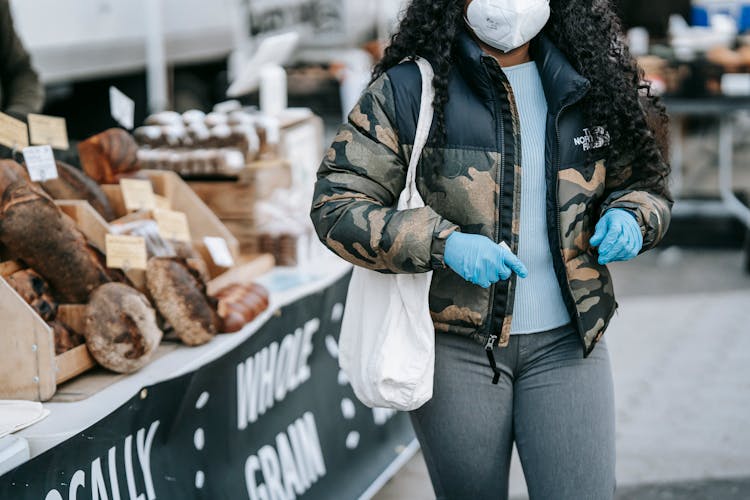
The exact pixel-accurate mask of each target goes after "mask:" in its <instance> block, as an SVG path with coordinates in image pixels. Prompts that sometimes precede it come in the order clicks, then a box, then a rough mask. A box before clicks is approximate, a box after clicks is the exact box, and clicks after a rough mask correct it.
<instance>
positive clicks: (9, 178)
mask: <svg viewBox="0 0 750 500" xmlns="http://www.w3.org/2000/svg"><path fill="white" fill-rule="evenodd" d="M28 182H29V174H28V173H27V172H26V169H25V168H23V167H22V166H21V165H19V164H18V163H16V162H14V161H13V160H0V197H2V195H3V193H4V192H5V191H7V190H8V189H9V188H10V187H11V186H13V185H15V184H26V183H28Z"/></svg>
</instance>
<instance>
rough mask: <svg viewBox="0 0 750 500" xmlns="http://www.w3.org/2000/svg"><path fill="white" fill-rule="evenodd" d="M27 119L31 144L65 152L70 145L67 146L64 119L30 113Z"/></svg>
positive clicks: (66, 128)
mask: <svg viewBox="0 0 750 500" xmlns="http://www.w3.org/2000/svg"><path fill="white" fill-rule="evenodd" d="M28 119H29V133H30V134H31V144H34V145H43V144H49V145H50V146H52V147H53V148H55V149H61V150H66V149H68V148H69V147H70V144H68V126H67V125H66V123H65V118H57V117H55V116H45V115H35V114H33V113H32V114H30V115H29V117H28Z"/></svg>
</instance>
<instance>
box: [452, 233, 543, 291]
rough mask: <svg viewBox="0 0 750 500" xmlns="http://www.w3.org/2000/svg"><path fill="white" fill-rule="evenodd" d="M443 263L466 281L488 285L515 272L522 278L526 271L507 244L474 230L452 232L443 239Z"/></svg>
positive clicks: (505, 278) (483, 286)
mask: <svg viewBox="0 0 750 500" xmlns="http://www.w3.org/2000/svg"><path fill="white" fill-rule="evenodd" d="M445 263H446V264H447V265H448V266H449V267H450V268H451V269H453V270H454V271H455V272H456V273H457V274H458V275H459V276H461V277H462V278H463V279H465V280H466V281H469V282H471V283H474V284H475V285H479V286H481V287H482V288H489V287H490V286H492V284H494V283H497V282H498V281H500V280H501V279H502V280H503V281H505V280H507V279H508V278H510V276H511V274H512V273H513V272H515V273H516V274H517V275H518V276H520V277H521V278H525V277H526V276H527V275H528V274H529V272H528V271H527V270H526V266H524V265H523V263H522V262H521V260H520V259H519V258H518V257H516V256H515V255H513V252H511V251H510V250H508V248H507V247H504V246H501V245H498V244H497V243H495V242H494V241H492V240H491V239H489V238H487V237H485V236H480V235H477V234H464V233H458V232H456V233H453V234H452V235H450V236H449V237H448V241H446V243H445Z"/></svg>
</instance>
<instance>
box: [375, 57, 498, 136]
mask: <svg viewBox="0 0 750 500" xmlns="http://www.w3.org/2000/svg"><path fill="white" fill-rule="evenodd" d="M386 73H387V75H388V78H389V79H390V82H391V87H392V89H393V97H394V101H395V102H394V109H395V112H396V117H395V120H396V128H397V130H398V134H399V140H400V142H401V143H402V144H413V143H414V136H415V135H416V133H417V121H418V119H419V107H420V104H421V100H422V76H421V74H420V72H419V68H418V67H417V65H416V64H415V63H403V64H399V65H398V66H395V67H393V68H391V69H389V70H388V71H387V72H386ZM448 95H449V96H450V97H449V100H448V102H447V103H446V106H445V125H446V134H447V138H446V139H447V140H446V145H447V147H451V146H455V147H458V148H470V149H471V148H474V149H493V148H496V140H495V133H496V131H495V130H493V129H492V127H491V126H488V124H491V123H493V118H494V116H493V113H492V106H491V103H490V102H485V101H484V100H482V99H480V98H479V96H477V95H476V94H475V91H474V89H473V88H472V87H471V86H470V85H469V84H468V82H466V80H465V79H464V78H463V76H462V75H461V73H460V72H459V71H458V70H456V69H454V70H453V71H452V72H451V74H450V76H449V81H448ZM434 133H435V123H434V122H433V125H432V131H431V136H432V134H434Z"/></svg>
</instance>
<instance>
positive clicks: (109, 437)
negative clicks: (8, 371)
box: [0, 257, 417, 500]
mask: <svg viewBox="0 0 750 500" xmlns="http://www.w3.org/2000/svg"><path fill="white" fill-rule="evenodd" d="M349 271H350V267H349V266H348V265H345V264H342V262H341V261H339V260H337V259H335V258H333V257H331V258H327V259H326V260H325V262H323V263H321V265H319V266H316V268H315V269H314V270H309V271H304V270H296V269H291V268H289V269H277V270H275V271H274V272H272V273H270V274H269V275H267V276H265V277H264V278H263V279H261V280H260V281H261V283H263V284H265V285H266V286H267V287H268V288H269V289H270V290H271V291H272V295H271V307H270V308H269V309H268V310H267V311H266V312H265V313H263V315H262V316H260V317H259V318H258V319H257V320H256V321H254V322H253V323H251V324H249V325H247V326H246V327H245V328H244V329H243V330H242V331H241V332H239V333H236V334H227V335H220V336H219V337H217V338H216V339H214V340H213V341H212V342H211V343H209V344H206V345H204V346H201V347H197V348H192V349H191V348H186V347H175V348H173V349H171V350H169V349H168V351H169V352H166V353H164V354H163V355H162V356H161V357H160V358H158V359H156V360H155V361H154V362H153V363H151V364H150V365H148V366H146V367H145V368H144V369H143V370H141V371H140V372H138V373H136V374H134V375H132V376H128V377H121V378H119V379H117V381H116V382H115V383H113V384H112V385H110V386H108V387H106V388H104V389H102V390H101V391H100V392H98V393H96V394H93V395H91V396H90V397H88V398H86V399H83V400H81V401H77V402H69V403H63V402H50V403H47V404H45V407H46V408H48V409H50V410H51V412H52V414H51V416H50V417H49V418H48V419H46V420H44V421H42V422H41V423H39V424H37V425H35V426H33V427H31V428H29V429H27V430H24V431H22V432H20V433H19V434H17V436H20V437H22V438H24V439H26V440H27V441H28V443H29V446H30V451H31V457H32V460H31V461H29V462H27V463H26V464H24V465H22V466H21V467H19V468H18V469H15V470H14V471H11V472H9V473H8V474H6V475H4V476H2V477H0V498H14V499H25V498H34V499H38V498H45V499H46V500H56V499H62V498H66V499H67V498H71V499H73V498H110V499H114V498H136V497H137V498H148V499H154V498H186V499H187V498H211V499H219V498H232V499H235V498H251V499H253V498H266V497H265V496H264V495H271V496H270V498H277V497H279V498H280V496H279V495H282V494H283V495H286V496H285V497H286V498H291V497H294V496H296V497H299V498H357V497H365V498H367V497H370V496H372V495H373V494H374V492H376V491H377V489H378V488H379V487H380V486H382V484H383V483H384V482H385V481H386V480H387V478H389V477H390V475H392V474H393V473H395V471H396V470H397V469H398V467H399V466H400V465H401V464H402V463H403V462H404V461H406V460H408V458H410V457H411V455H412V454H413V453H414V452H415V451H416V449H417V445H416V442H415V440H414V438H413V434H412V431H411V427H410V425H409V422H408V418H407V417H406V415H405V414H396V413H395V412H390V411H384V410H371V409H368V408H366V407H364V406H363V405H361V404H360V403H358V402H357V401H356V398H355V397H354V395H353V393H352V391H351V388H350V387H349V386H348V384H347V381H346V378H345V376H344V375H343V374H342V373H341V372H340V371H339V369H338V363H337V359H336V356H337V339H338V334H339V330H340V320H341V316H342V314H343V302H344V300H345V297H346V291H347V285H348V280H349ZM61 393H62V394H66V387H65V386H63V387H62V390H61ZM140 494H143V495H145V496H139V495H140ZM76 495H77V496H76ZM128 495H130V496H128Z"/></svg>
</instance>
